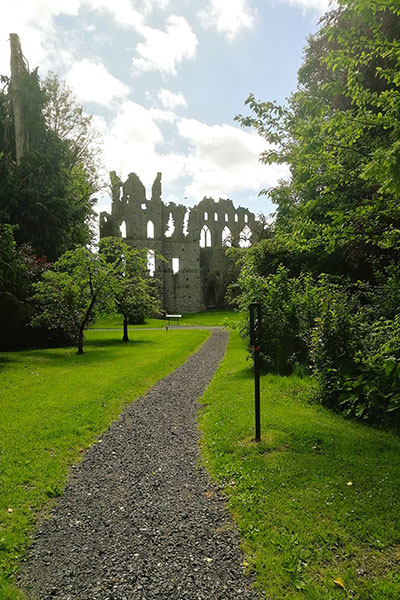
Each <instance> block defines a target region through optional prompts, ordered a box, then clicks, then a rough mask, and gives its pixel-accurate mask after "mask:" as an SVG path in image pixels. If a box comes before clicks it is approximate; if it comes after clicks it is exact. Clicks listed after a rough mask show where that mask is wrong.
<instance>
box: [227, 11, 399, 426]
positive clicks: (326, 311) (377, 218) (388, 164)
mask: <svg viewBox="0 0 400 600" xmlns="http://www.w3.org/2000/svg"><path fill="white" fill-rule="evenodd" d="M399 41H400V10H399V8H398V6H397V3H394V2H381V1H380V0H372V1H371V0H368V1H367V0H350V1H346V0H339V7H338V8H337V9H335V10H332V11H330V12H329V13H327V15H326V16H325V17H324V18H323V19H322V23H321V28H320V30H319V32H318V33H317V34H315V35H314V36H312V37H311V38H310V39H309V42H308V45H307V47H306V49H305V54H304V57H305V58H304V63H303V65H302V67H301V69H300V70H299V86H298V90H297V91H296V92H295V93H294V94H293V95H292V96H291V97H290V98H289V102H288V105H287V106H279V105H277V104H276V103H273V102H258V101H257V100H256V99H255V98H254V96H253V95H250V96H249V98H248V99H247V102H246V103H247V104H248V105H249V107H250V108H251V110H252V116H248V117H246V116H245V117H243V116H238V117H237V119H238V121H239V122H240V123H241V124H242V125H244V126H251V127H254V128H255V129H256V130H257V131H258V133H259V134H260V135H262V136H263V137H264V138H265V139H266V141H267V143H268V148H269V149H268V150H266V151H265V152H264V153H263V154H262V156H261V160H262V161H264V162H265V163H274V162H277V163H288V164H289V166H290V171H291V180H290V181H289V182H281V184H280V185H278V186H277V187H276V188H275V189H273V190H270V191H269V192H270V194H271V197H272V199H273V200H274V202H276V204H277V211H276V221H275V224H274V227H273V235H272V236H270V237H268V238H267V239H265V240H263V241H261V242H259V243H257V244H255V245H254V246H253V248H252V249H251V250H250V251H249V252H247V253H245V254H244V256H243V257H242V264H243V268H242V273H241V276H240V279H239V282H238V285H239V290H240V294H239V297H238V304H239V306H240V307H241V308H242V309H243V310H247V307H248V304H249V302H250V301H255V300H258V301H260V302H261V303H262V307H263V328H264V340H263V343H262V351H263V355H264V358H265V361H266V363H267V364H268V366H269V367H270V368H271V369H272V370H273V371H275V372H277V373H282V374H287V373H290V372H293V371H296V370H297V371H298V370H300V371H301V372H313V373H314V374H315V376H316V378H317V380H318V381H319V384H320V387H319V395H320V398H321V400H322V402H323V403H325V404H327V405H329V406H331V407H333V408H335V409H336V410H340V411H344V412H345V414H347V415H352V416H355V417H356V418H362V419H367V420H370V421H375V422H381V421H386V422H390V423H392V424H394V423H396V422H397V423H398V421H399V419H400V394H399V374H400V339H399V333H400V332H399V310H400V270H399V259H400V205H399V197H400V178H399V173H400V152H399V148H400V130H399V106H400V80H399V76H398V73H399V69H400V45H399ZM247 327H248V325H247V324H243V326H242V333H243V335H247Z"/></svg>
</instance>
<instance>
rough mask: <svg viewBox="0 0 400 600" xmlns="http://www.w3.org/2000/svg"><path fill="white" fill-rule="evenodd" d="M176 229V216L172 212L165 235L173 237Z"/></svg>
mask: <svg viewBox="0 0 400 600" xmlns="http://www.w3.org/2000/svg"><path fill="white" fill-rule="evenodd" d="M174 231H175V221H174V217H173V216H172V212H170V213H169V217H168V223H167V231H166V232H165V234H164V235H165V237H167V238H169V237H172V236H173V234H174Z"/></svg>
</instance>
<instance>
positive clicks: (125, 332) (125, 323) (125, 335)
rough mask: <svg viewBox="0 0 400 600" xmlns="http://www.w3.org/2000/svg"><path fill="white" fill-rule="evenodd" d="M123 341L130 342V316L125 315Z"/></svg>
mask: <svg viewBox="0 0 400 600" xmlns="http://www.w3.org/2000/svg"><path fill="white" fill-rule="evenodd" d="M122 341H123V342H129V337H128V317H126V316H125V315H124V337H123V338H122Z"/></svg>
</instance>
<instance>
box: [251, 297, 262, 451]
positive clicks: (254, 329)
mask: <svg viewBox="0 0 400 600" xmlns="http://www.w3.org/2000/svg"><path fill="white" fill-rule="evenodd" d="M249 310H250V344H251V345H252V346H253V361H254V408H255V421H256V423H255V425H256V427H255V429H256V436H255V440H256V442H259V441H260V440H261V424H260V341H261V304H260V302H251V303H250V306H249Z"/></svg>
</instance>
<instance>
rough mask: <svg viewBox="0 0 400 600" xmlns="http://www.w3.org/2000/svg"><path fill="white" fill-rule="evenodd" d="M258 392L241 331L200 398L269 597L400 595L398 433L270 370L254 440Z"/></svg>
mask: <svg viewBox="0 0 400 600" xmlns="http://www.w3.org/2000/svg"><path fill="white" fill-rule="evenodd" d="M253 390H254V387H253V372H252V363H250V362H246V352H245V350H244V348H243V343H242V342H241V341H240V340H239V338H238V335H237V334H236V333H233V334H232V336H231V341H230V346H229V351H228V353H227V356H226V358H225V360H224V362H223V363H222V365H221V367H220V369H219V371H218V373H217V375H216V377H215V378H214V379H213V381H212V383H211V386H210V388H209V389H208V390H207V392H206V393H205V395H204V396H203V402H204V403H205V407H204V410H203V411H202V414H201V417H200V422H201V427H202V430H203V432H204V436H205V437H204V441H203V456H204V460H205V462H206V464H207V467H208V468H209V470H210V471H211V473H212V475H213V477H214V478H215V479H217V480H218V481H219V482H220V483H221V485H222V487H223V489H224V491H225V493H226V495H227V498H228V502H229V505H230V508H231V510H232V511H233V514H234V515H235V518H236V519H237V522H238V524H239V527H240V530H241V533H242V535H243V539H244V549H245V551H246V553H247V556H248V558H247V559H246V560H247V563H248V570H249V571H251V570H255V571H256V573H257V579H258V583H259V585H260V587H261V588H262V589H264V590H265V592H266V598H267V599H268V600H283V599H285V600H334V599H343V598H346V599H350V598H351V599H353V600H355V599H357V600H399V598H400V440H399V438H398V437H397V436H395V435H394V434H392V433H388V432H384V431H378V430H374V429H372V428H369V427H367V426H363V425H361V424H357V423H353V422H350V421H346V420H344V419H343V418H342V417H340V416H338V415H335V414H333V413H331V412H329V411H328V410H326V409H324V408H323V407H321V406H318V405H316V404H310V403H309V402H308V399H309V398H310V392H311V382H310V380H308V379H299V378H297V377H294V376H293V377H285V378H284V377H277V376H272V375H264V376H263V377H262V379H261V390H262V392H261V394H262V396H261V405H262V414H261V434H262V440H261V443H259V444H256V443H254V442H253V441H252V438H253V436H254V410H253V403H254V391H253ZM335 580H336V582H335Z"/></svg>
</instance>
